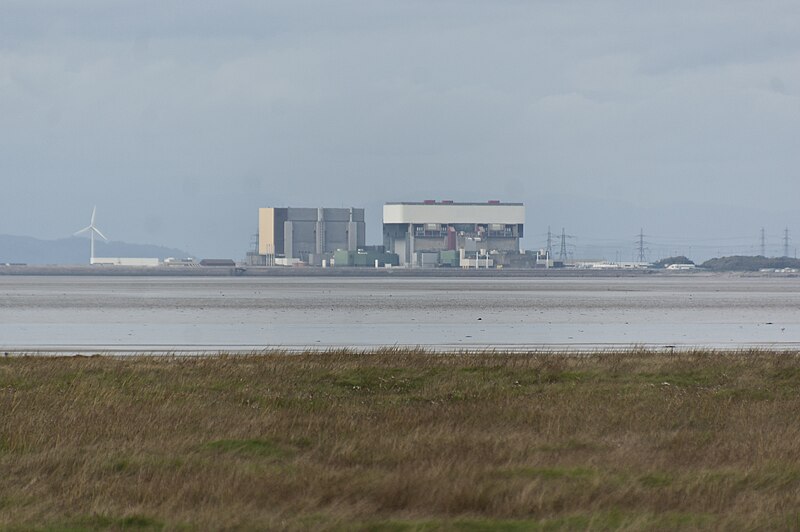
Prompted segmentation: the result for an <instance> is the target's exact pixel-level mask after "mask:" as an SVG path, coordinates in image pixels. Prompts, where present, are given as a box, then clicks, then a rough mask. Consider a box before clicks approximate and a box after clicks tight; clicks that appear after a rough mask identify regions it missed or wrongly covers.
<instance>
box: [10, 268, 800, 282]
mask: <svg viewBox="0 0 800 532" xmlns="http://www.w3.org/2000/svg"><path fill="white" fill-rule="evenodd" d="M0 276H65V277H72V276H75V277H252V278H258V277H329V278H341V277H369V278H376V277H377V278H387V279H389V278H393V277H401V278H482V279H492V278H500V279H503V278H506V279H507V278H521V279H526V278H562V279H563V278H567V279H569V278H588V279H591V278H601V279H608V278H641V277H649V276H655V277H670V278H676V277H684V276H686V277H720V276H728V277H778V278H794V277H800V274H797V273H778V272H747V271H735V272H734V271H730V272H718V271H707V270H690V271H687V270H682V271H666V270H654V269H636V270H634V269H608V270H606V269H602V270H600V269H598V270H593V269H569V268H550V269H514V268H502V269H488V270H487V269H477V270H474V269H461V268H364V267H345V266H340V267H335V268H316V267H262V266H255V267H235V268H234V267H219V266H216V267H215V266H195V267H187V266H154V267H140V266H139V267H137V266H100V265H94V266H89V265H26V266H0Z"/></svg>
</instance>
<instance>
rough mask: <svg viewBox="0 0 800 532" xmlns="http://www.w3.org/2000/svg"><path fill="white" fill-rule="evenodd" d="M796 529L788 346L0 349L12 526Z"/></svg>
mask: <svg viewBox="0 0 800 532" xmlns="http://www.w3.org/2000/svg"><path fill="white" fill-rule="evenodd" d="M220 528H228V529H298V530H304V529H337V530H351V529H365V530H435V529H436V530H438V529H449V530H492V529H499V530H540V529H541V530H562V529H563V530H574V529H598V530H606V529H629V530H645V529H707V528H711V529H731V530H740V529H765V528H773V529H774V528H779V529H797V528H800V355H797V354H787V353H782V354H781V353H767V352H747V353H708V352H692V353H682V354H674V355H669V354H657V353H648V352H642V353H635V352H634V353H624V354H620V353H616V354H615V353H605V354H594V355H582V356H565V355H552V354H551V355H547V354H527V355H526V354H513V355H506V354H497V353H484V354H468V355H456V354H436V355H433V354H430V353H424V352H417V351H405V350H385V351H379V352H376V353H368V354H356V353H346V352H331V353H325V354H297V355H286V354H280V353H276V354H266V355H258V356H217V357H202V358H191V357H175V358H173V357H160V358H159V357H119V358H112V357H91V358H85V357H75V358H48V357H13V356H12V357H6V358H0V529H3V530H30V529H38V530H83V529H90V530H91V529H112V530H123V529H124V530H139V529H141V530H161V529H165V530H173V529H179V530H190V529H220Z"/></svg>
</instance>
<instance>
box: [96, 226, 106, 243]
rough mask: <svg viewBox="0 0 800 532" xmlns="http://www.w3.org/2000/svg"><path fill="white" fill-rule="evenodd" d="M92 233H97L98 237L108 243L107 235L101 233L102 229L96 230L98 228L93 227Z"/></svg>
mask: <svg viewBox="0 0 800 532" xmlns="http://www.w3.org/2000/svg"><path fill="white" fill-rule="evenodd" d="M92 231H94V232H95V233H97V236H99V237H100V238H102V239H103V240H105V241H106V242H108V239H107V238H106V235H104V234H103V233H101V232H100V229H98V228H96V227H94V226H92Z"/></svg>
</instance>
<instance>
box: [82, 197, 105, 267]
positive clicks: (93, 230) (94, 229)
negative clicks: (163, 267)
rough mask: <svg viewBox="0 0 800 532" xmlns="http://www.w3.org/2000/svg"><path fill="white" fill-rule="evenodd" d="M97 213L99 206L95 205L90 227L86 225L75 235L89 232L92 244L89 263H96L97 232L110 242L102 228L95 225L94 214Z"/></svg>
mask: <svg viewBox="0 0 800 532" xmlns="http://www.w3.org/2000/svg"><path fill="white" fill-rule="evenodd" d="M96 213H97V206H95V207H94V208H93V209H92V220H91V222H89V226H88V227H84V228H83V229H81V230H80V231H77V232H76V233H75V235H80V234H82V233H86V232H88V233H89V241H90V244H89V264H94V235H95V234H96V235H97V236H99V237H100V238H102V239H103V240H105V241H106V242H108V239H107V238H106V237H105V235H104V234H103V233H101V232H100V230H99V229H98V228H97V227H96V226H95V225H94V216H95V214H96Z"/></svg>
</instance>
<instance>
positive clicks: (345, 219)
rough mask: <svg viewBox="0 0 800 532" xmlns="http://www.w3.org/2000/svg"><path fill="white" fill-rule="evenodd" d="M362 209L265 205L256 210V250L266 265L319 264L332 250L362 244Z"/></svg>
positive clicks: (363, 232) (363, 242)
mask: <svg viewBox="0 0 800 532" xmlns="http://www.w3.org/2000/svg"><path fill="white" fill-rule="evenodd" d="M365 242H366V229H365V225H364V209H357V208H353V207H351V208H344V209H331V208H324V207H319V208H295V207H282V208H275V207H268V208H262V209H259V210H258V254H259V255H261V256H263V257H264V261H265V262H266V264H267V265H272V264H280V263H283V264H291V263H292V262H293V261H298V260H299V261H302V262H305V263H308V264H313V265H320V264H322V261H323V260H326V259H329V258H330V257H331V256H332V254H333V253H334V252H335V251H336V250H349V251H355V250H358V249H361V248H363V247H364V244H365Z"/></svg>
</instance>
